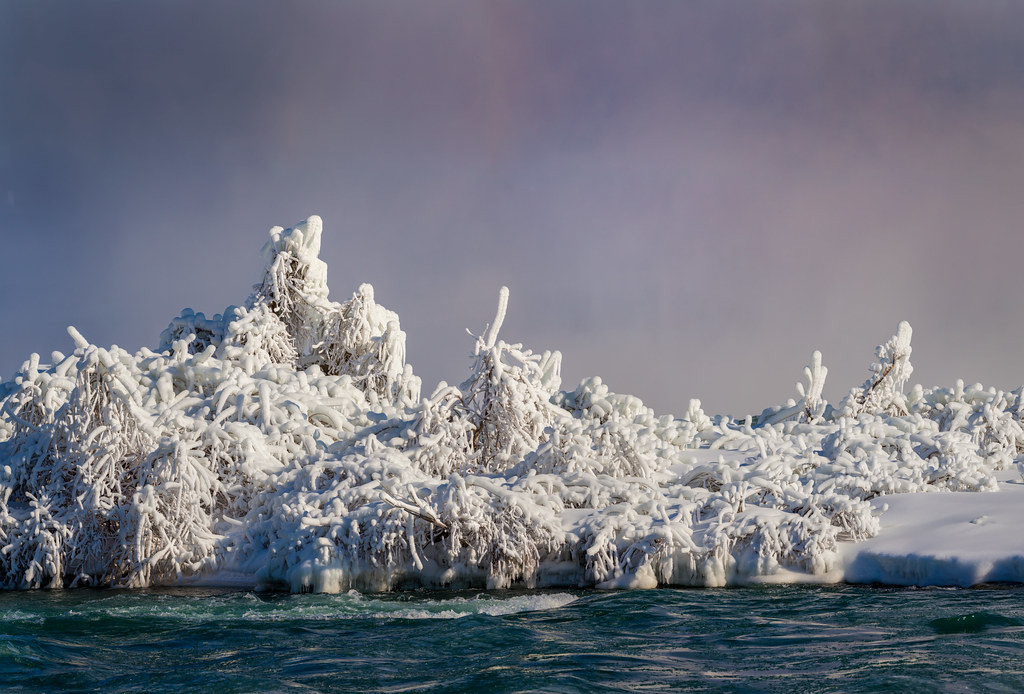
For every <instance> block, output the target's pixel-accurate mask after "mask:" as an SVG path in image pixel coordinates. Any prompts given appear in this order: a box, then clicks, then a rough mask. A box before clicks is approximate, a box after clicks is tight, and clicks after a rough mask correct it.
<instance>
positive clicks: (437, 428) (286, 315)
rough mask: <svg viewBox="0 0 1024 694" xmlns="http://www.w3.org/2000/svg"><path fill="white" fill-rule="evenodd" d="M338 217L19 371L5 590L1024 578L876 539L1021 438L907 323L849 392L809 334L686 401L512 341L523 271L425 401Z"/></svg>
mask: <svg viewBox="0 0 1024 694" xmlns="http://www.w3.org/2000/svg"><path fill="white" fill-rule="evenodd" d="M322 229H323V225H322V222H321V220H320V218H319V217H315V216H314V217H310V218H309V219H307V220H306V221H305V222H302V223H301V224H298V225H296V226H295V227H293V228H290V229H283V228H281V227H274V228H273V229H271V231H270V240H269V241H268V242H267V244H266V245H265V246H264V248H263V254H264V257H265V259H266V268H265V271H264V274H263V276H262V278H260V281H259V283H258V284H256V285H255V287H254V288H253V291H252V293H251V294H250V296H249V298H248V299H247V300H246V301H245V302H244V304H243V305H241V306H232V307H228V308H227V309H225V310H224V311H223V312H222V313H219V314H216V315H214V316H212V317H211V318H207V317H206V316H205V315H204V314H203V313H197V312H195V311H193V310H191V309H185V310H184V311H182V313H181V315H179V316H177V317H176V318H174V319H173V320H172V321H171V323H170V324H169V326H168V328H167V330H165V331H164V333H163V334H162V335H161V336H160V342H159V345H158V347H157V348H156V349H155V350H150V349H146V348H143V349H141V350H140V351H138V352H136V353H134V354H133V353H129V352H127V351H125V350H123V349H120V348H118V347H109V348H104V347H101V346H98V345H94V344H92V343H90V342H89V341H88V340H87V339H86V338H85V337H83V336H82V335H81V334H79V333H78V331H76V330H75V329H74V328H69V329H68V330H69V334H70V336H71V338H72V341H73V343H74V351H73V352H72V353H71V354H70V355H64V354H61V353H59V352H54V353H53V354H52V355H51V357H50V360H49V363H46V364H44V363H43V362H42V360H41V359H40V357H39V356H38V355H32V356H31V357H30V358H29V359H28V361H26V362H25V364H24V365H23V366H22V368H21V370H20V371H19V372H18V373H17V374H15V375H14V377H13V378H12V379H11V380H9V381H7V382H4V383H2V384H0V586H3V587H6V588H38V587H61V586H95V585H101V586H111V585H118V586H151V585H169V584H176V583H182V582H190V583H207V584H208V583H216V582H217V581H218V577H223V578H224V580H228V581H230V582H232V584H237V583H239V582H240V581H242V582H245V581H251V582H252V583H253V584H258V585H259V586H262V587H270V588H283V589H287V590H291V591H294V592H306V591H317V592H333V593H337V592H346V591H349V590H351V589H358V590H364V591H383V590H393V589H398V588H411V587H419V586H424V587H452V588H476V587H487V588H506V587H512V586H527V587H545V586H601V587H606V588H616V587H623V588H641V587H653V586H658V585H701V586H721V585H726V584H730V583H739V582H745V581H757V580H836V579H837V578H842V577H843V576H845V577H846V578H848V579H851V580H868V581H873V580H882V581H887V582H911V583H923V582H928V581H932V580H938V581H948V582H950V583H953V584H971V583H975V582H978V581H988V580H1015V581H1016V580H1024V573H1022V572H1021V569H1020V566H1021V561H1020V559H1019V557H1017V556H1016V555H1014V557H1015V559H1014V561H1015V562H1016V563H1013V562H1011V563H1012V564H1013V566H1012V567H1008V565H1004V564H1005V562H1004V563H999V562H1000V560H1001V559H1005V557H998V556H997V554H998V553H994V554H992V556H990V557H989V559H991V560H992V561H991V562H990V563H991V564H992V565H991V567H989V568H987V569H985V568H983V567H982V566H981V563H982V562H983V561H988V559H984V560H982V559H978V561H977V562H975V564H972V565H971V566H972V568H969V569H967V568H964V566H963V562H962V561H961V563H960V564H956V562H955V561H953V560H952V559H951V560H950V562H952V563H949V562H947V564H944V565H941V566H940V564H939V563H936V562H941V561H942V560H941V558H939V555H937V554H936V555H934V557H932V559H930V560H929V561H931V562H932V563H931V564H929V565H928V567H924V568H921V567H917V568H915V566H914V564H913V562H908V561H903V563H902V565H901V567H900V568H893V567H894V566H895V563H894V562H890V561H889V560H888V559H886V557H890V556H895V555H892V554H891V552H890V553H889V554H887V552H889V550H887V549H886V548H885V546H884V545H882V544H875V545H872V544H870V542H874V540H870V539H871V538H875V537H876V536H878V535H879V532H880V530H881V529H882V528H883V522H882V521H883V520H884V519H885V518H887V516H884V515H882V506H881V505H880V503H879V500H880V499H886V498H889V496H888V495H912V496H909V497H905V498H909V499H917V498H940V497H942V498H946V499H949V498H953V497H954V495H951V494H943V495H937V494H936V495H932V494H927V495H920V494H919V493H921V492H939V491H942V492H978V491H983V492H994V491H996V490H997V489H999V483H998V481H997V478H998V476H999V475H1001V474H1004V473H1005V471H1007V470H1013V469H1014V464H1015V463H1020V462H1021V460H1022V459H1021V458H1020V454H1021V452H1022V451H1024V429H1022V425H1021V414H1022V407H1024V406H1022V402H1021V391H1020V390H1017V391H1014V392H1009V393H1008V392H1003V391H997V390H995V389H991V388H989V389H986V388H983V387H981V386H972V387H969V388H965V387H964V385H963V384H962V383H957V384H956V385H955V386H954V387H953V388H945V389H943V388H937V389H924V388H921V387H920V386H915V387H914V388H912V389H911V390H910V392H909V393H905V392H904V386H905V384H906V382H907V379H908V378H909V376H910V374H911V372H912V366H911V364H910V361H909V357H910V354H911V349H910V337H911V330H910V326H909V325H907V324H906V323H901V324H900V326H899V327H898V330H897V333H896V335H895V336H894V337H893V338H892V339H891V340H889V341H888V342H886V343H884V344H883V345H882V346H880V347H879V348H878V351H877V362H876V363H875V364H874V365H872V367H871V376H870V378H868V380H867V381H866V382H865V384H864V386H863V387H861V388H855V389H853V390H852V391H851V392H850V394H849V395H848V396H847V397H846V398H845V399H844V400H843V402H842V403H840V405H839V406H838V407H832V406H831V405H829V404H828V403H827V402H825V401H824V400H823V399H822V386H823V384H824V381H825V378H826V376H827V369H826V368H825V367H824V366H823V365H822V358H821V354H820V353H817V352H815V353H814V354H813V356H812V360H811V364H810V365H809V366H808V367H807V369H805V377H806V379H807V383H806V385H805V384H800V385H799V386H798V394H799V395H800V399H799V400H796V401H794V400H790V401H789V402H788V403H786V404H784V405H780V406H778V407H772V408H769V409H767V410H765V411H764V412H763V413H762V414H761V415H760V416H758V417H756V418H755V417H747V418H745V419H743V420H736V419H733V418H731V417H728V416H714V417H712V416H708V415H707V414H706V413H705V412H704V411H703V409H702V408H701V406H700V403H699V401H696V400H693V401H690V403H689V406H688V408H687V411H686V413H685V414H683V416H681V417H678V418H677V417H674V416H672V415H661V416H659V415H657V414H656V413H654V412H653V411H652V410H650V409H649V408H647V407H645V406H644V405H643V403H642V402H641V401H640V400H639V399H638V398H636V397H633V396H629V395H619V394H616V393H612V392H610V391H609V389H608V387H607V386H606V385H605V384H604V383H603V382H602V381H601V379H600V378H590V379H586V380H584V381H583V382H582V383H580V384H579V385H578V386H576V387H575V388H574V389H572V390H560V388H561V378H560V364H561V355H560V354H559V353H558V352H540V353H536V352H533V351H531V350H529V349H527V348H525V347H524V346H523V345H521V344H513V343H508V342H505V341H504V340H502V339H500V337H499V335H500V329H501V327H502V323H503V320H504V316H505V313H506V311H507V309H508V300H509V296H508V290H507V289H505V288H502V290H501V291H500V293H499V301H498V310H497V314H496V316H495V319H494V320H493V321H492V323H491V324H490V325H489V326H488V327H487V328H485V330H484V331H483V334H482V335H481V336H480V337H477V338H475V340H474V345H473V356H472V362H471V365H470V370H469V375H468V377H467V378H465V380H463V382H462V383H461V385H459V386H450V385H448V384H447V383H444V382H442V383H440V384H438V385H437V387H436V388H435V389H434V390H433V391H432V393H431V394H430V395H429V396H427V397H423V396H422V394H421V388H420V380H419V378H418V377H416V376H415V375H414V374H413V370H412V368H411V366H409V365H408V364H407V363H406V354H405V333H403V332H402V330H401V327H400V324H399V319H398V316H397V315H396V314H395V313H394V312H392V311H389V310H388V309H386V308H384V307H382V306H380V305H379V304H377V303H376V300H375V296H374V292H373V288H372V287H371V286H370V285H368V284H363V285H360V286H359V287H358V288H357V290H356V291H355V292H354V293H353V294H352V296H351V298H350V299H349V300H348V301H346V302H344V303H337V302H334V301H332V300H331V299H330V297H329V289H328V286H327V267H326V265H325V264H324V263H323V261H321V260H320V259H319V257H318V253H319V250H320V242H321V235H322ZM999 493H1002V492H999ZM955 496H957V497H958V498H959V497H962V496H969V497H971V498H977V496H978V495H955ZM985 496H986V497H989V498H992V499H997V498H999V497H998V496H997V495H991V494H990V495H985ZM892 498H893V499H896V498H897V497H892ZM899 498H904V497H899ZM898 503H903V502H902V501H901V502H898ZM928 512H929V513H931V512H933V510H929V511H928ZM922 513H924V512H923V511H922ZM1009 513H1010V511H1009V510H1007V514H1009ZM985 517H987V518H989V519H996V520H993V521H992V523H994V527H997V528H1003V529H1004V531H1003V532H1004V534H1005V529H1006V528H1008V527H1012V526H1011V519H1010V517H1009V516H1007V517H1006V518H1004V517H1002V516H999V515H998V513H997V512H996V511H995V510H994V509H993V510H992V512H991V513H989V514H988V515H987V516H985ZM977 518H979V520H978V522H977V523H976V524H975V525H977V526H978V527H979V528H984V527H987V526H986V523H987V522H988V521H985V520H984V518H983V517H982V515H981V514H979V515H978V516H977ZM880 519H881V520H880ZM954 530H955V529H954V528H953V527H951V526H949V527H947V526H941V527H940V528H938V529H937V530H933V532H934V533H935V534H938V535H942V536H952V534H953V533H954ZM887 532H888V531H886V532H884V533H882V535H881V536H880V537H878V538H877V541H878V542H881V540H882V539H884V538H885V537H886V533H887ZM965 537H967V536H965ZM1002 537H1003V536H1000V538H1002ZM865 541H870V542H865ZM969 541H970V542H972V543H973V542H974V541H975V538H973V536H972V539H970V540H969ZM1000 541H1003V540H1001V539H995V540H991V542H993V543H998V542H1000ZM851 543H852V544H851ZM850 546H853V547H860V548H863V549H864V551H862V552H860V553H859V554H858V553H857V552H851V551H850V550H849V547H850ZM869 548H870V549H869ZM900 552H902V555H900V556H901V557H902V558H903V559H904V560H906V559H907V557H908V553H907V551H906V546H905V545H904V546H902V549H900ZM1022 554H1024V552H1022ZM929 556H931V555H929ZM957 556H959V557H960V559H961V560H962V559H963V556H960V555H957ZM986 556H988V555H986ZM954 558H955V557H954ZM922 561H923V560H922ZM922 566H923V564H922ZM239 577H244V578H239Z"/></svg>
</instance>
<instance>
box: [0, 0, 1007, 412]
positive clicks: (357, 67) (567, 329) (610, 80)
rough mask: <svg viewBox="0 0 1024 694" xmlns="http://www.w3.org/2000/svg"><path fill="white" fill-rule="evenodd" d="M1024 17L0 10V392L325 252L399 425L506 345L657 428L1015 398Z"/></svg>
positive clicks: (886, 10) (912, 9)
mask: <svg viewBox="0 0 1024 694" xmlns="http://www.w3.org/2000/svg"><path fill="white" fill-rule="evenodd" d="M1022 184H1024V3H1020V2H1010V1H1007V2H992V1H988V0H971V1H970V2H965V1H957V2H944V1H942V0H916V1H911V0H885V1H881V0H880V1H877V2H871V1H866V2H865V1H862V2H813V1H809V2H798V1H796V0H793V1H781V0H779V1H771V0H766V1H764V2H743V1H737V2H713V1H708V2H699V1H689V2H656V1H650V0H648V1H645V2H635V3H629V2H600V1H597V2H585V3H584V2H569V1H560V2H550V1H543V2H492V3H483V2H426V3H416V2H331V3H329V2H274V3H269V2H267V3H255V2H244V1H241V0H239V1H237V2H222V1H219V0H218V1H214V2H181V1H175V2H146V3H135V2H127V1H125V2H85V3H80V2H71V1H68V2H50V1H48V0H34V1H33V2H28V1H19V0H8V1H6V2H0V239H2V242H3V243H2V246H0V377H2V378H4V379H6V378H8V377H9V376H10V375H11V374H13V373H14V372H15V371H17V370H18V369H19V367H20V365H21V363H22V361H23V360H24V359H25V358H27V356H28V355H29V353H31V352H33V351H35V352H39V353H41V354H42V355H43V356H44V361H45V360H47V359H48V355H49V353H50V351H51V350H54V349H59V350H62V351H64V352H70V351H71V350H72V349H73V347H72V343H71V341H70V338H68V337H67V335H66V333H65V332H64V329H65V326H67V325H69V324H73V325H75V326H76V327H77V328H79V329H80V330H81V331H82V333H83V334H84V335H85V336H86V337H87V338H89V339H90V340H92V341H93V342H96V343H99V344H103V345H109V344H115V343H116V344H118V345H120V346H122V347H125V348H127V349H130V350H135V349H137V348H139V347H141V346H143V345H145V346H150V347H154V346H156V344H157V342H158V336H159V334H160V332H161V330H163V329H164V328H165V327H166V325H167V323H168V322H169V320H170V319H171V318H172V317H174V316H175V315H177V314H178V312H179V311H180V310H181V309H182V308H183V307H186V306H188V307H192V308H194V309H195V310H197V311H204V312H206V313H207V314H208V315H209V314H213V313H218V312H220V311H222V310H223V309H224V308H225V307H226V306H228V305H231V304H241V303H242V302H243V301H244V300H245V298H246V296H247V295H248V293H249V291H250V288H251V285H252V284H253V283H254V282H256V281H257V280H258V279H259V273H260V269H261V259H260V257H259V254H258V251H259V248H260V246H261V245H262V244H263V242H264V240H265V238H266V234H267V230H268V229H269V228H270V227H271V226H273V225H275V224H281V225H284V226H291V225H293V224H294V223H296V222H298V221H300V220H301V219H303V218H305V217H307V216H308V215H310V214H314V213H315V214H319V215H321V216H322V217H323V219H324V225H325V231H324V240H323V253H322V257H323V258H324V260H326V262H327V263H328V265H329V267H330V275H329V280H330V284H331V288H332V294H331V296H332V298H333V299H335V300H336V301H345V300H346V299H347V298H348V297H349V296H351V294H352V292H353V291H354V290H355V289H356V288H357V287H358V286H359V284H360V283H362V282H370V283H372V284H373V285H374V287H375V290H376V292H375V294H376V298H377V300H378V301H379V302H380V303H382V304H384V305H385V306H387V307H388V308H391V309H393V310H395V311H397V312H398V314H399V315H400V317H401V323H402V328H403V329H404V330H405V331H406V333H407V334H408V352H407V353H408V359H409V361H410V363H412V364H413V367H414V369H415V370H416V372H417V373H419V374H420V376H422V377H423V380H424V390H426V391H429V390H431V389H432V387H433V385H434V384H435V383H436V382H437V381H438V380H440V379H445V380H447V381H449V382H454V383H458V382H460V381H461V380H462V379H463V378H464V377H465V376H466V374H467V370H468V367H469V363H470V361H469V359H468V354H469V352H470V351H471V349H472V344H473V343H472V340H471V338H470V337H469V336H467V335H466V333H465V329H466V328H469V329H471V330H473V331H474V332H476V333H479V332H481V331H482V330H483V328H484V326H485V324H486V323H487V322H488V321H489V320H491V318H492V316H493V313H494V307H495V305H496V301H497V294H498V289H499V287H500V286H501V285H503V284H505V285H508V286H509V288H510V290H511V300H510V305H509V314H508V318H507V320H506V322H505V325H504V328H503V331H502V337H503V338H504V339H506V340H507V341H510V342H522V343H524V345H525V346H527V347H529V348H531V349H534V350H538V351H540V350H544V349H558V350H561V351H562V353H563V356H564V360H563V377H564V380H563V387H569V388H571V387H573V386H575V384H576V382H578V381H579V379H580V378H582V377H584V376H590V375H600V376H602V377H603V378H604V380H605V382H607V383H608V384H609V386H610V387H611V388H612V389H613V390H616V391H619V392H629V393H633V394H635V395H638V396H639V397H641V398H642V399H643V400H644V401H645V402H646V403H648V404H650V405H652V406H653V407H655V408H656V409H657V410H658V411H659V412H675V413H682V412H683V411H685V409H686V404H687V402H688V400H689V399H690V398H700V399H701V400H702V401H703V402H704V405H705V408H706V409H707V410H709V411H713V412H731V413H734V414H745V413H747V412H759V411H760V410H761V409H762V408H764V407H766V406H768V405H772V404H777V403H781V402H783V401H785V400H786V399H787V398H789V397H796V391H795V388H794V384H795V383H796V382H797V381H798V380H800V379H801V377H802V374H801V372H802V368H803V366H804V365H805V364H807V363H809V359H810V354H811V352H812V351H813V350H815V349H820V350H821V351H822V353H823V355H824V363H825V365H826V366H828V367H829V371H830V373H829V379H828V382H827V383H826V386H825V397H826V398H828V399H830V400H832V401H837V400H839V399H840V398H841V397H842V396H843V395H844V394H845V392H846V391H847V390H848V389H849V388H850V387H851V386H854V385H859V384H861V383H862V382H863V381H864V379H865V378H866V377H867V375H868V373H867V367H868V365H869V364H870V362H871V361H872V358H873V349H874V347H875V345H877V344H879V343H880V342H883V341H884V340H886V339H887V338H888V337H889V336H890V335H892V334H893V332H894V331H895V329H896V325H897V323H898V322H899V321H900V320H903V319H905V320H908V321H910V322H911V324H912V325H913V326H914V342H913V344H914V355H913V363H914V365H915V373H914V376H913V381H914V382H921V383H923V384H924V385H952V383H953V381H954V380H955V379H956V378H958V377H959V378H963V379H965V380H966V381H967V382H968V383H972V382H975V381H981V382H983V383H985V384H986V385H993V386H996V387H999V388H1003V389H1010V388H1015V387H1017V386H1018V385H1020V384H1021V383H1024V363H1022V359H1021V349H1020V346H1021V344H1022V342H1024V302H1022V300H1021V299H1022V297H1021V294H1022V290H1021V285H1022V282H1021V273H1022V268H1024V233H1022V230H1021V228H1020V226H1021V225H1020V220H1021V219H1022V218H1024V185H1022Z"/></svg>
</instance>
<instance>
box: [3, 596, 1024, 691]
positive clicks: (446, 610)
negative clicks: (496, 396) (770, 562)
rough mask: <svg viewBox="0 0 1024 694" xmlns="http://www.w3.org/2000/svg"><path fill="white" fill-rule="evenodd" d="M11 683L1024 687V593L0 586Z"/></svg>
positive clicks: (37, 686)
mask: <svg viewBox="0 0 1024 694" xmlns="http://www.w3.org/2000/svg"><path fill="white" fill-rule="evenodd" d="M0 690H2V691H12V692H18V691H25V692H29V691H31V692H38V691H103V692H108V691H132V692H152V691H209V692H217V693H218V694H227V693H228V692H257V691H258V692H265V691H360V692H361V691H378V692H383V691H387V692H392V691H455V692H471V691H473V692H476V691H486V692H502V691H504V692H513V691H551V692H584V691H664V690H670V691H737V692H739V691H777V692H828V691H836V692H852V691H864V692H868V691H870V692H877V691H915V692H929V691H936V692H962V691H995V692H998V691H1004V692H1018V691H1022V690H1024V588H1021V587H1017V586H1008V587H999V586H996V587H986V588H980V589H970V590H944V589H929V590H913V589H890V588H870V587H855V586H832V587H806V586H804V587H801V586H771V587H758V588H742V589H722V590H667V589H666V590H654V591H633V592H594V591H591V592H583V591H579V592H574V591H544V592H541V591H532V592H516V591H507V592H493V593H480V592H467V593H455V594H453V593H440V592H412V593H399V594H385V595H356V594H349V595H335V596H326V595H285V594H272V593H249V592H231V591H223V590H212V589H172V590H153V591H55V592H46V591H40V592H31V593H11V592H8V593H0Z"/></svg>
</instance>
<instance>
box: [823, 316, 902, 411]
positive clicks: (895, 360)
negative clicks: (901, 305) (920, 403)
mask: <svg viewBox="0 0 1024 694" xmlns="http://www.w3.org/2000/svg"><path fill="white" fill-rule="evenodd" d="M912 332H913V331H912V330H911V328H910V323H908V322H906V321H902V322H901V323H900V324H899V326H898V327H897V329H896V334H895V335H893V336H892V337H891V338H889V340H888V341H887V342H885V343H884V344H881V345H879V346H878V347H877V349H876V350H875V356H876V357H877V358H878V361H876V362H875V363H874V364H872V365H871V377H870V378H868V380H867V381H865V382H864V385H863V386H862V387H860V388H854V389H853V390H851V391H850V394H849V395H847V396H846V398H845V399H844V400H843V403H842V405H841V406H840V410H841V411H842V413H843V414H844V415H848V416H856V415H858V414H860V413H861V412H868V413H872V414H875V413H885V414H892V415H904V414H907V398H906V396H905V395H904V394H903V386H904V384H905V383H906V382H907V380H908V379H909V378H910V374H912V373H913V372H914V367H913V365H911V363H910V353H911V352H912V351H913V350H912V348H911V347H910V336H911V334H912Z"/></svg>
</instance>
